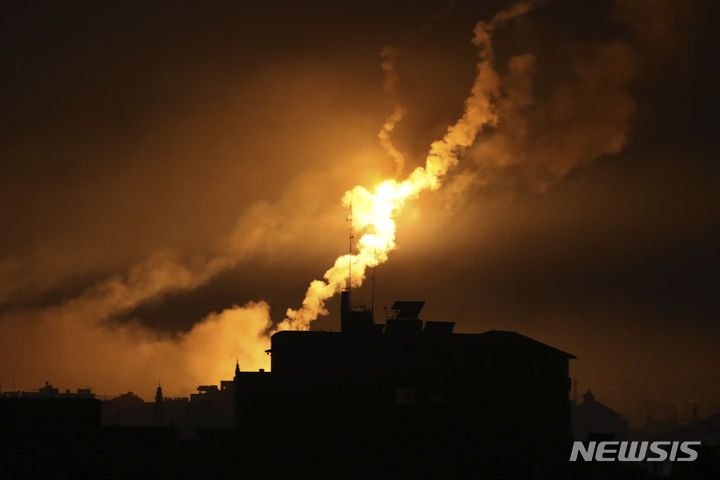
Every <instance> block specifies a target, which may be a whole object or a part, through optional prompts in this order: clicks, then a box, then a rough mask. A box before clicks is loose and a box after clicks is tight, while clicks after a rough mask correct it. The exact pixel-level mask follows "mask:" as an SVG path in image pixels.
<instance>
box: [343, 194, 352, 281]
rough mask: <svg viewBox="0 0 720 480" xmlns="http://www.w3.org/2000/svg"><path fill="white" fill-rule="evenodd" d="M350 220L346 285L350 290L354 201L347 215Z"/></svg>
mask: <svg viewBox="0 0 720 480" xmlns="http://www.w3.org/2000/svg"><path fill="white" fill-rule="evenodd" d="M347 222H348V242H349V245H348V278H347V286H346V287H345V288H346V289H347V291H348V292H349V291H350V287H351V285H352V250H353V238H354V235H353V227H352V202H350V214H349V215H348V217H347Z"/></svg>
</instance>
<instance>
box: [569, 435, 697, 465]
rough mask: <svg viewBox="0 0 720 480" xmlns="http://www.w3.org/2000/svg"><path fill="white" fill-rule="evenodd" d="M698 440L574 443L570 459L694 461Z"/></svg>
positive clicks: (588, 460)
mask: <svg viewBox="0 0 720 480" xmlns="http://www.w3.org/2000/svg"><path fill="white" fill-rule="evenodd" d="M700 444H701V442H700V441H682V442H680V441H669V440H657V441H652V442H650V441H627V440H624V441H618V440H615V441H605V442H573V447H572V451H571V452H570V461H571V462H577V461H578V458H579V459H580V460H582V461H585V462H592V461H595V462H665V461H668V460H669V461H671V462H693V461H695V460H697V458H698V450H699V448H700Z"/></svg>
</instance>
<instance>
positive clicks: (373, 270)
mask: <svg viewBox="0 0 720 480" xmlns="http://www.w3.org/2000/svg"><path fill="white" fill-rule="evenodd" d="M373 255H374V256H375V259H374V260H375V266H374V267H373V269H372V297H370V312H371V314H372V316H373V318H374V317H375V275H376V274H377V249H375V250H373Z"/></svg>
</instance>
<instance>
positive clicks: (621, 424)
mask: <svg viewBox="0 0 720 480" xmlns="http://www.w3.org/2000/svg"><path fill="white" fill-rule="evenodd" d="M572 431H573V436H574V437H575V439H576V440H581V441H584V440H587V439H588V437H590V438H592V437H598V438H600V437H602V438H603V439H615V440H623V439H626V438H627V436H628V422H627V420H625V418H623V416H622V415H620V414H619V413H618V412H616V411H615V410H613V409H611V408H610V407H608V406H606V405H603V404H602V403H600V402H598V401H597V400H595V395H593V393H592V392H591V391H589V390H588V391H587V392H585V395H583V403H581V404H580V405H573V409H572Z"/></svg>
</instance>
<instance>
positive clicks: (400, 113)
mask: <svg viewBox="0 0 720 480" xmlns="http://www.w3.org/2000/svg"><path fill="white" fill-rule="evenodd" d="M399 53H400V52H399V50H398V49H397V48H393V47H385V48H383V49H382V51H381V52H380V57H381V58H382V63H381V67H382V70H383V72H384V73H385V78H384V80H383V91H384V92H385V94H386V95H387V96H388V98H390V99H391V101H392V102H393V104H394V106H393V111H392V113H391V114H390V116H389V117H387V118H386V119H385V123H384V124H383V126H382V128H381V129H380V132H378V138H379V139H380V145H382V146H383V148H385V151H386V152H387V153H388V155H390V157H391V158H392V159H393V160H394V161H395V176H396V177H398V176H400V175H401V174H402V172H403V170H404V169H405V158H404V157H403V154H402V153H401V152H400V151H399V150H398V149H397V148H396V147H395V145H393V143H392V141H391V140H390V135H391V134H392V132H393V130H395V127H396V126H397V124H398V122H400V120H402V119H403V117H404V116H405V112H406V111H405V107H403V106H402V104H400V98H399V95H398V91H397V82H398V76H397V70H396V66H395V62H396V59H397V56H398V55H399Z"/></svg>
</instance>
